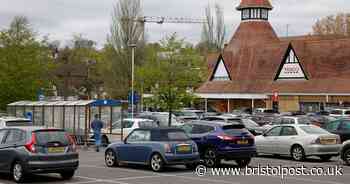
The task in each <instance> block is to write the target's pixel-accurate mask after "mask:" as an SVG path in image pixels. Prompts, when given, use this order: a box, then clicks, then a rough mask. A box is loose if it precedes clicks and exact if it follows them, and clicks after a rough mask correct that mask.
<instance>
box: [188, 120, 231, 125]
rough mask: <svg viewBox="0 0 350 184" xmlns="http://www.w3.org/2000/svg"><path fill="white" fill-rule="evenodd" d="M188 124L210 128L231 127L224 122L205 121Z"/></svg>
mask: <svg viewBox="0 0 350 184" xmlns="http://www.w3.org/2000/svg"><path fill="white" fill-rule="evenodd" d="M186 124H198V125H209V126H223V125H229V123H226V122H222V121H205V120H194V121H190V122H188V123H186Z"/></svg>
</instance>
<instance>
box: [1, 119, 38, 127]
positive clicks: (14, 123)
mask: <svg viewBox="0 0 350 184" xmlns="http://www.w3.org/2000/svg"><path fill="white" fill-rule="evenodd" d="M31 125H32V122H31V121H30V120H15V121H6V126H31Z"/></svg>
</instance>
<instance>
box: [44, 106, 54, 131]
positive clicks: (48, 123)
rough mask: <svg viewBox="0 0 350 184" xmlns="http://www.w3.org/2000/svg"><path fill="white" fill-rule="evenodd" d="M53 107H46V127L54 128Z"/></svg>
mask: <svg viewBox="0 0 350 184" xmlns="http://www.w3.org/2000/svg"><path fill="white" fill-rule="evenodd" d="M52 115H53V114H52V107H50V106H44V121H45V122H44V125H46V126H49V127H52V126H53V122H52Z"/></svg>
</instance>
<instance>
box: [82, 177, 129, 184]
mask: <svg viewBox="0 0 350 184" xmlns="http://www.w3.org/2000/svg"><path fill="white" fill-rule="evenodd" d="M76 177H78V178H82V179H88V180H93V182H104V183H115V184H129V183H126V182H121V181H115V180H105V179H99V178H91V177H86V176H76Z"/></svg>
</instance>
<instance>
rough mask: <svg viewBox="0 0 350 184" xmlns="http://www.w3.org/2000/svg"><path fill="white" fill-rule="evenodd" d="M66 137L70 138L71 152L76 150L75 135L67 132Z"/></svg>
mask: <svg viewBox="0 0 350 184" xmlns="http://www.w3.org/2000/svg"><path fill="white" fill-rule="evenodd" d="M66 137H67V139H68V140H69V149H70V151H71V152H76V151H77V146H76V143H75V141H74V139H73V137H72V136H71V135H69V134H67V133H66Z"/></svg>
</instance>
